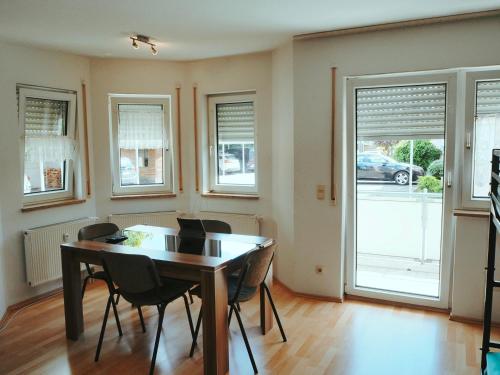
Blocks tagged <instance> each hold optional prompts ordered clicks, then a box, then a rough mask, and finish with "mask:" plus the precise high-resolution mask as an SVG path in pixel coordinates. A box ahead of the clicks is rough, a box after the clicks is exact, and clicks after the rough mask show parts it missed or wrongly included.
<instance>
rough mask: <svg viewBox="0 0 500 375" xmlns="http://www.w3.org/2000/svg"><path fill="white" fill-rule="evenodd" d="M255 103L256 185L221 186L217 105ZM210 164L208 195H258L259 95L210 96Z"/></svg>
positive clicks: (230, 94)
mask: <svg viewBox="0 0 500 375" xmlns="http://www.w3.org/2000/svg"><path fill="white" fill-rule="evenodd" d="M245 102H252V103H253V111H254V140H253V145H254V161H255V168H254V173H255V184H254V185H236V184H233V185H231V184H219V183H217V171H218V156H217V155H218V152H217V150H218V144H217V110H216V107H217V104H231V103H245ZM207 103H208V129H209V137H208V138H209V139H208V164H209V168H208V170H209V177H208V180H209V186H208V187H209V190H208V193H220V194H242V195H249V196H253V195H255V196H256V195H257V194H258V191H259V189H258V186H259V178H258V174H259V165H258V164H259V163H258V159H259V158H258V155H259V154H258V142H257V139H258V126H257V124H258V121H257V116H258V109H257V93H256V92H255V91H251V92H235V93H226V94H215V95H208V98H207Z"/></svg>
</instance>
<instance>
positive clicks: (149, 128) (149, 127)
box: [118, 104, 167, 150]
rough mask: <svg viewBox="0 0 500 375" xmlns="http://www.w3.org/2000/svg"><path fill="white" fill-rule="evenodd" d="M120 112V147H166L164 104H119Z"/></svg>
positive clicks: (145, 148)
mask: <svg viewBox="0 0 500 375" xmlns="http://www.w3.org/2000/svg"><path fill="white" fill-rule="evenodd" d="M118 113H119V120H118V139H119V148H124V149H144V150H148V149H159V148H163V147H164V132H163V128H164V126H163V105H161V104H158V105H149V104H119V105H118ZM165 147H167V146H166V140H165Z"/></svg>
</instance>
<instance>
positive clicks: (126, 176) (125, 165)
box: [120, 157, 137, 185]
mask: <svg viewBox="0 0 500 375" xmlns="http://www.w3.org/2000/svg"><path fill="white" fill-rule="evenodd" d="M120 181H121V184H122V185H135V184H137V171H136V169H135V166H134V164H133V163H132V161H131V160H130V159H129V158H127V157H121V158H120Z"/></svg>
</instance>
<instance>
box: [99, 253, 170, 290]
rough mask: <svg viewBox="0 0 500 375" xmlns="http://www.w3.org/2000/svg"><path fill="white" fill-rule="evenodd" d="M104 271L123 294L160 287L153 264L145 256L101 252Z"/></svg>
mask: <svg viewBox="0 0 500 375" xmlns="http://www.w3.org/2000/svg"><path fill="white" fill-rule="evenodd" d="M101 257H102V258H101V259H102V263H103V266H104V270H105V271H106V272H107V273H108V275H109V276H110V277H111V280H112V281H113V283H115V284H116V285H117V286H118V288H119V289H120V290H121V291H123V292H124V293H128V294H138V293H144V292H148V291H151V290H155V289H156V288H157V287H158V286H160V285H161V282H160V278H159V276H158V271H157V270H156V267H155V264H154V262H153V261H152V260H151V258H149V257H148V256H146V255H138V254H121V253H112V252H108V251H103V252H102V253H101Z"/></svg>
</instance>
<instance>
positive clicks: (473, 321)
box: [450, 314, 500, 327]
mask: <svg viewBox="0 0 500 375" xmlns="http://www.w3.org/2000/svg"><path fill="white" fill-rule="evenodd" d="M450 320H451V321H452V322H457V323H464V324H478V325H481V326H482V325H483V319H476V318H467V317H465V316H460V315H453V314H450ZM491 325H492V326H493V327H500V322H491Z"/></svg>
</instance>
